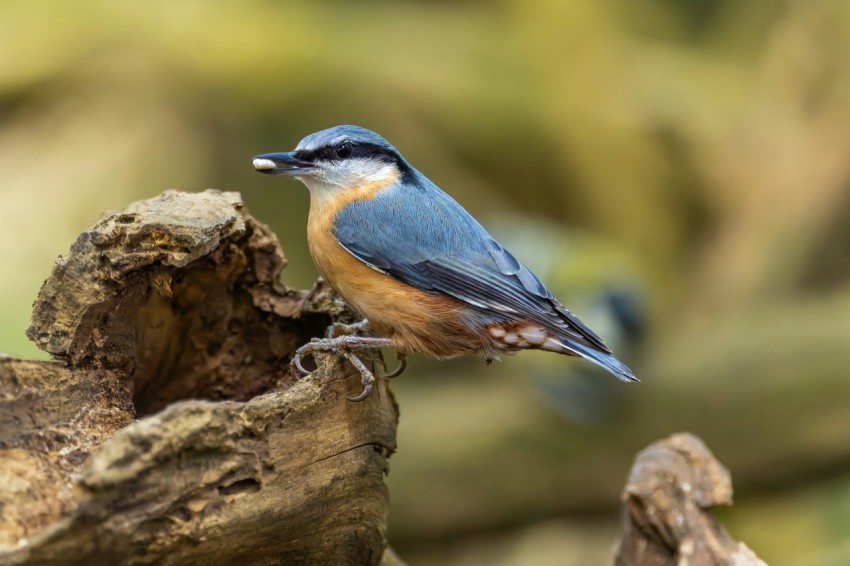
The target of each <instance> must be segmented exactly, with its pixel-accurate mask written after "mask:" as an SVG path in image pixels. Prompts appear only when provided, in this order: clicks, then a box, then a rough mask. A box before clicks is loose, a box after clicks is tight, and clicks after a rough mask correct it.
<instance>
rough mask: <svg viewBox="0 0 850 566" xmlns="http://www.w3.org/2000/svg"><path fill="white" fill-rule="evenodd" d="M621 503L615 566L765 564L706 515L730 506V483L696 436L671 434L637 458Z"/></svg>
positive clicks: (724, 472)
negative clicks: (717, 507) (720, 506)
mask: <svg viewBox="0 0 850 566" xmlns="http://www.w3.org/2000/svg"><path fill="white" fill-rule="evenodd" d="M622 502H623V539H622V541H621V543H620V547H619V549H618V551H617V556H616V558H615V564H616V566H722V565H729V566H732V565H735V566H765V563H764V562H762V561H761V560H759V558H758V557H757V556H756V555H755V553H754V552H753V551H752V550H750V549H749V548H748V547H747V545H745V544H744V543H741V542H737V541H735V540H734V539H733V538H732V537H731V536H730V535H729V533H728V532H726V529H724V528H723V526H722V525H721V524H720V523H719V522H718V521H717V519H715V518H714V516H713V515H712V514H711V511H710V509H711V508H712V507H715V506H718V505H731V504H732V479H731V477H730V476H729V471H728V470H727V469H726V468H724V467H723V465H722V464H721V463H720V462H718V461H717V459H716V458H715V457H714V455H713V454H712V453H711V451H710V450H709V449H708V447H706V445H705V444H704V443H703V442H702V440H700V439H699V438H697V437H696V436H693V435H690V434H676V435H673V436H671V437H669V438H666V439H664V440H661V441H659V442H656V443H654V444H652V445H651V446H650V447H649V448H647V449H646V450H644V451H642V452H641V453H640V454H638V456H637V459H636V460H635V464H634V466H633V467H632V472H631V474H630V476H629V481H628V483H627V484H626V488H625V489H624V490H623V495H622Z"/></svg>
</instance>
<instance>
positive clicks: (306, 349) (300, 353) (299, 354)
mask: <svg viewBox="0 0 850 566" xmlns="http://www.w3.org/2000/svg"><path fill="white" fill-rule="evenodd" d="M311 346H312V344H306V345H304V346H301V347H300V348H298V349H297V350H295V357H294V358H292V365H294V366H295V369H297V370H298V372H299V373H300V374H301V375H307V374H308V373H310V372H309V371H307V369H306V368H305V367H304V366H303V365H301V358H303V357H304V354H312V353H313V348H312V347H311Z"/></svg>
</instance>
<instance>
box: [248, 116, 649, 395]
mask: <svg viewBox="0 0 850 566" xmlns="http://www.w3.org/2000/svg"><path fill="white" fill-rule="evenodd" d="M253 164H254V167H255V168H256V169H257V170H258V171H259V172H261V173H269V174H283V175H290V176H294V177H295V178H297V179H298V180H300V181H301V182H303V183H304V184H305V185H306V186H307V188H308V189H309V190H310V201H311V204H310V215H309V219H308V226H307V234H308V244H309V247H310V252H311V254H312V256H313V259H314V261H315V263H316V266H317V268H318V269H319V272H320V273H321V274H322V275H323V276H324V277H325V279H326V280H327V281H328V283H329V284H330V285H331V286H332V287H333V288H334V290H336V291H337V292H338V293H339V294H340V295H341V296H342V297H343V298H344V299H345V300H346V301H348V302H349V303H350V304H351V305H352V306H353V307H354V308H355V309H356V310H357V311H359V312H360V313H361V314H363V315H364V316H365V317H366V318H367V320H368V325H369V329H370V330H371V331H372V332H374V333H375V334H376V335H377V336H378V337H372V336H356V335H347V336H341V337H337V338H334V337H330V336H329V337H328V338H325V339H316V340H313V342H311V343H310V344H308V345H306V346H304V347H302V348H301V349H299V351H298V353H297V354H296V356H295V359H294V363H295V365H296V367H297V368H298V369H299V370H301V371H305V370H304V368H303V367H302V365H301V358H302V356H304V355H305V354H310V353H313V352H316V351H334V352H337V353H340V354H342V355H344V356H345V357H346V358H348V359H349V360H350V361H351V362H352V364H354V366H355V367H357V369H358V370H359V371H360V373H361V375H362V379H363V386H364V389H363V392H362V393H361V394H360V395H358V396H357V397H354V398H352V400H355V401H360V400H363V399H365V398H366V397H367V396H368V395H369V393H370V392H371V389H372V384H373V383H374V380H375V378H374V376H373V375H372V373H371V371H369V369H368V368H366V366H365V365H364V364H363V363H362V362H361V361H360V360H359V358H357V356H355V355H354V354H353V353H352V350H358V349H366V348H379V347H391V348H395V349H396V350H397V351H398V352H399V353H400V354H401V355H402V356H404V355H406V354H408V353H413V352H419V353H423V354H425V355H427V356H430V357H434V358H452V357H457V356H462V355H467V354H478V355H481V356H483V357H484V358H485V359H486V360H487V361H488V362H489V361H491V360H493V359H494V358H496V357H498V355H499V354H503V353H504V354H514V353H516V352H518V351H519V350H524V349H539V350H547V351H550V352H556V353H559V354H565V355H568V356H577V357H582V358H585V359H587V360H590V361H591V362H593V363H595V364H597V365H599V366H601V367H603V368H605V369H606V370H608V371H609V372H610V373H611V374H613V375H614V376H615V377H617V378H618V379H620V380H622V381H626V382H631V381H637V379H636V378H635V376H634V374H633V373H632V371H631V370H630V369H629V368H628V367H626V366H625V365H624V364H623V363H622V362H620V361H619V360H618V359H617V358H615V357H614V356H613V355H612V353H611V350H610V349H609V348H608V347H607V346H606V345H605V344H604V343H603V342H602V340H601V338H599V336H597V335H596V333H594V332H593V331H592V330H591V329H590V328H588V327H587V326H586V325H585V324H584V323H583V322H581V321H580V320H579V319H578V318H577V317H575V316H574V315H573V314H572V313H570V311H568V310H567V309H566V308H565V307H564V306H563V305H562V304H561V303H560V301H558V299H556V298H555V297H554V295H553V294H552V293H551V292H550V291H549V290H548V289H547V288H546V287H545V286H544V285H543V283H541V282H540V280H539V279H538V278H537V277H536V276H535V275H534V274H533V273H532V272H531V271H530V270H529V269H528V268H526V267H525V266H524V265H523V264H521V263H520V262H519V261H517V259H516V258H515V257H514V256H513V255H511V253H510V252H508V251H507V250H506V249H505V248H504V247H502V246H501V245H500V244H499V243H497V242H496V241H495V240H494V239H493V238H492V237H491V236H490V234H488V233H487V231H486V230H485V229H484V228H483V227H481V225H480V224H479V223H478V222H476V221H475V219H474V218H472V216H470V215H469V213H468V212H466V210H464V209H463V207H461V206H460V205H459V204H458V203H457V202H455V200H454V199H452V198H451V197H450V196H448V195H447V194H446V193H445V192H443V191H442V190H440V188H439V187H437V186H436V185H435V184H434V183H432V182H431V181H430V180H429V179H428V178H427V177H425V176H424V175H423V174H422V173H420V172H419V171H417V170H416V169H415V168H413V166H411V165H410V164H409V163H408V162H407V161H406V160H405V159H404V157H402V155H401V154H400V153H399V152H398V150H396V149H395V147H393V146H392V145H391V144H390V143H389V142H387V141H386V140H385V139H384V138H382V137H381V136H379V135H378V134H375V133H374V132H371V131H369V130H366V129H364V128H361V127H357V126H337V127H334V128H330V129H327V130H323V131H320V132H317V133H314V134H311V135H309V136H307V137H306V138H304V139H303V140H301V142H300V143H299V144H298V146H297V147H296V148H295V150H294V151H292V152H286V153H269V154H264V155H258V156H256V157H255V158H254V160H253ZM361 328H362V327H361Z"/></svg>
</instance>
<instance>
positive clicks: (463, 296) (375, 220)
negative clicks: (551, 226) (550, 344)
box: [334, 170, 610, 353]
mask: <svg viewBox="0 0 850 566" xmlns="http://www.w3.org/2000/svg"><path fill="white" fill-rule="evenodd" d="M413 171H414V173H412V174H411V175H410V176H408V178H406V179H404V181H403V183H401V184H397V185H395V186H393V187H390V188H388V189H384V190H383V191H381V192H380V193H378V195H376V196H375V197H374V198H373V199H371V200H369V201H358V202H355V203H352V204H349V205H348V206H346V207H345V208H343V209H342V210H341V211H340V213H339V214H338V215H337V218H336V221H335V233H334V236H335V237H336V239H337V241H338V242H339V243H340V245H342V246H343V247H344V248H345V249H346V250H348V252H349V253H351V254H352V255H353V256H354V257H356V258H358V259H359V260H360V261H362V262H364V263H366V264H368V265H369V266H370V267H372V268H374V269H378V270H380V271H383V272H384V273H387V274H389V275H391V276H392V277H395V278H396V279H398V280H400V281H402V282H404V283H407V284H409V285H412V286H414V287H416V288H418V289H422V290H425V291H431V292H436V293H442V294H445V295H447V296H450V297H452V298H454V299H457V300H459V301H461V302H464V303H466V304H468V305H470V306H472V307H474V308H476V309H480V310H484V311H489V312H492V313H493V314H498V315H499V316H501V317H504V318H507V319H511V320H517V321H519V320H531V321H533V322H536V323H538V324H541V325H542V326H544V327H545V328H547V329H549V330H551V331H552V332H555V333H556V334H558V335H560V336H562V337H563V338H565V339H569V340H573V341H575V342H578V343H579V344H584V345H586V346H589V347H591V348H593V349H595V350H598V351H601V352H604V353H610V350H609V349H608V347H607V346H605V344H604V343H603V342H602V340H601V339H600V338H599V336H597V335H596V334H595V333H594V332H593V331H592V330H590V329H589V328H588V327H587V326H586V325H585V324H584V323H582V322H581V321H580V320H579V319H578V318H577V317H575V316H574V315H573V314H572V313H571V312H570V311H568V310H567V309H566V308H565V307H564V306H563V305H562V304H561V303H560V302H559V301H558V300H557V299H556V298H555V297H554V296H553V295H552V293H551V292H550V291H549V290H548V289H547V288H546V287H545V286H544V285H543V283H542V282H541V281H540V280H539V279H538V278H537V277H536V276H535V275H534V274H533V273H532V272H531V271H530V270H529V269H528V268H527V267H525V266H524V265H523V264H522V263H520V262H519V261H518V260H517V259H516V258H515V257H514V256H513V255H512V254H511V253H510V252H508V251H507V250H506V249H505V248H503V247H502V246H501V245H499V243H498V242H496V241H495V240H494V239H493V238H492V237H491V236H490V235H489V234H488V233H487V231H486V230H485V229H484V228H483V227H481V225H480V224H478V222H476V221H475V219H473V218H472V217H471V216H470V215H469V213H467V212H466V211H465V210H464V209H463V208H462V207H461V206H460V205H459V204H458V203H457V202H455V201H454V200H453V199H452V198H451V197H449V196H448V195H447V194H445V193H444V192H443V191H442V190H440V189H439V188H438V187H437V186H436V185H434V184H433V183H431V182H430V181H429V180H428V179H427V178H425V177H424V176H423V175H421V174H420V173H418V172H416V171H415V170H413ZM375 227H380V228H379V229H378V230H375Z"/></svg>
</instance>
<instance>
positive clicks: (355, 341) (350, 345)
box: [292, 335, 404, 401]
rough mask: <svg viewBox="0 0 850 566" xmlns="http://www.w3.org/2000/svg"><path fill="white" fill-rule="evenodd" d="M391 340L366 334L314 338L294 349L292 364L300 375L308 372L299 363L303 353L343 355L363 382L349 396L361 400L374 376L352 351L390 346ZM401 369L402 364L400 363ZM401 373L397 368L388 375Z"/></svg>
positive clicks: (370, 385)
mask: <svg viewBox="0 0 850 566" xmlns="http://www.w3.org/2000/svg"><path fill="white" fill-rule="evenodd" d="M392 347H393V342H392V340H390V339H389V338H374V337H366V336H351V335H349V336H339V337H337V338H314V339H313V340H312V341H310V343H309V344H305V345H304V346H301V347H300V348H298V350H296V351H295V357H294V358H293V359H292V365H293V366H295V369H297V370H298V371H299V372H301V374H302V375H306V374H308V373H310V372H309V371H307V370H306V369H305V368H304V366H303V365H302V364H301V360H302V359H303V358H304V356H305V355H309V354H313V353H315V352H333V353H335V354H338V355H341V356H343V357H345V359H347V360H348V361H349V362H351V364H352V365H353V366H354V367H355V368H356V369H357V371H359V372H360V381H361V383H363V392H362V393H360V395H358V396H357V397H349V398H348V399H350V400H351V401H362V400H364V399H365V398H366V397H368V396H369V393H371V392H372V387H373V385H374V384H375V376H374V374H373V373H372V372H371V371H370V370H369V368H367V367H366V364H364V363H363V361H362V360H361V359H360V358H358V357H357V356H356V355H355V354H354V351H356V350H370V349H373V348H392ZM401 367H402V369H403V368H404V364H402V366H401ZM399 373H401V372H400V371H399V370H396V371H394V372H393V374H392V375H390V376H389V377H395V375H398V374H399Z"/></svg>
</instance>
